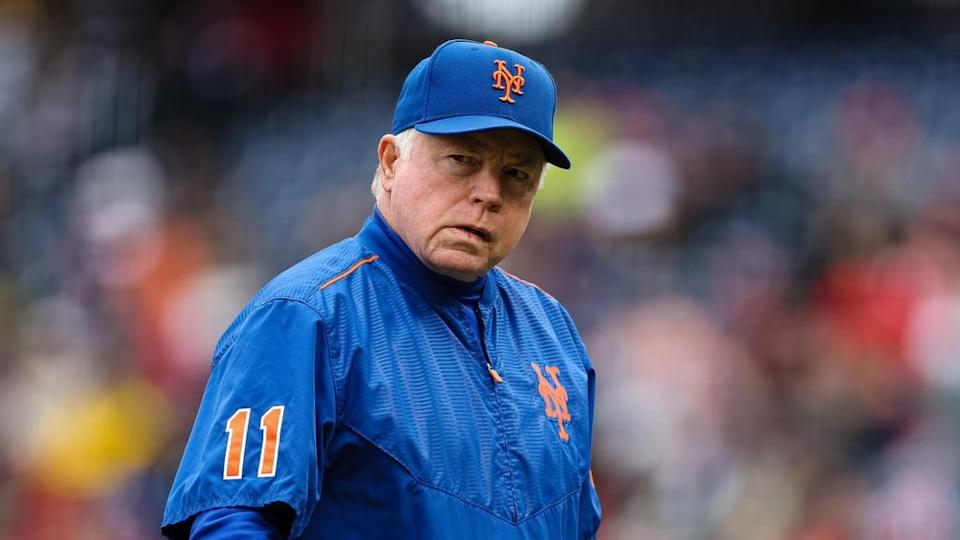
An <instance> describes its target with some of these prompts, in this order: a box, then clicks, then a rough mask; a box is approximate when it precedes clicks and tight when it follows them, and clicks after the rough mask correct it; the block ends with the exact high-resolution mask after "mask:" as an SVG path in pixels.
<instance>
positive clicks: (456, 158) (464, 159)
mask: <svg viewBox="0 0 960 540" xmlns="http://www.w3.org/2000/svg"><path fill="white" fill-rule="evenodd" d="M450 159H452V160H454V161H456V162H458V163H470V162H471V159H470V156H464V155H462V154H453V155H451V156H450Z"/></svg>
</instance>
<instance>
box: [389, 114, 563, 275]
mask: <svg viewBox="0 0 960 540" xmlns="http://www.w3.org/2000/svg"><path fill="white" fill-rule="evenodd" d="M380 163H381V170H382V176H381V184H382V186H383V190H384V193H383V195H382V196H381V197H380V201H379V203H378V206H379V208H380V211H381V212H382V213H383V215H384V217H385V218H386V219H387V222H388V223H390V225H391V226H392V227H393V229H394V230H395V231H396V232H397V234H399V235H400V237H401V238H403V240H404V242H406V244H407V245H408V246H409V247H410V249H411V250H413V252H414V253H415V254H416V255H417V257H419V258H420V260H421V261H423V263H424V264H426V265H427V266H428V267H429V268H430V269H431V270H433V271H434V272H437V273H439V274H443V275H447V276H450V277H453V278H456V279H459V280H461V281H472V280H474V279H476V278H478V277H480V276H482V275H483V274H485V273H486V272H487V271H488V270H490V269H491V268H493V267H494V266H496V265H497V263H499V262H500V261H501V260H503V258H504V257H506V256H507V255H508V254H509V253H510V252H511V251H512V250H513V248H514V247H515V246H516V245H517V242H519V241H520V237H521V236H522V235H523V231H524V230H525V229H526V227H527V222H528V221H529V220H530V209H531V206H532V204H533V197H534V195H535V194H536V192H537V187H538V184H539V181H540V175H541V173H542V171H543V165H544V157H543V151H542V150H541V148H540V145H539V144H538V143H537V142H536V140H535V139H534V138H533V137H532V136H530V135H528V134H526V133H523V132H521V131H517V130H510V129H501V130H495V131H487V132H481V133H471V134H466V135H454V136H434V135H426V134H423V133H417V134H416V135H415V138H414V141H413V148H412V150H411V152H410V155H409V156H408V157H407V158H406V159H398V158H397V156H396V149H395V147H394V146H393V145H392V136H390V135H386V136H384V138H383V139H381V142H380Z"/></svg>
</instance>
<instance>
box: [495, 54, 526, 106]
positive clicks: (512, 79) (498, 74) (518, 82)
mask: <svg viewBox="0 0 960 540" xmlns="http://www.w3.org/2000/svg"><path fill="white" fill-rule="evenodd" d="M493 63H494V64H496V65H497V70H496V71H494V72H493V87H494V88H496V89H497V90H503V91H504V92H503V96H502V97H501V98H500V101H503V102H504V103H516V102H517V100H515V99H513V98H512V97H511V96H510V94H511V92H512V93H514V94H517V95H518V96H522V95H523V90H521V88H523V85H525V84H527V81H525V80H524V78H523V66H521V65H520V64H514V65H513V67H515V68H517V72H516V73H510V70H508V69H507V61H506V60H494V61H493Z"/></svg>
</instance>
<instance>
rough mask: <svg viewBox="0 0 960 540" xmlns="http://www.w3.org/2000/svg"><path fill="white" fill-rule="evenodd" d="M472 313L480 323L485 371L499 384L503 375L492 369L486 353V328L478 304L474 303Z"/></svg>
mask: <svg viewBox="0 0 960 540" xmlns="http://www.w3.org/2000/svg"><path fill="white" fill-rule="evenodd" d="M473 313H474V315H476V317H477V324H479V325H480V349H481V350H482V351H483V360H484V361H485V362H486V363H487V373H488V374H489V375H490V378H491V379H493V382H494V383H496V384H500V383H502V382H503V377H501V376H500V374H499V373H497V370H495V369H493V364H491V363H490V355H489V354H488V353H487V329H486V327H485V326H484V324H483V313H481V312H480V306H478V305H474V306H473Z"/></svg>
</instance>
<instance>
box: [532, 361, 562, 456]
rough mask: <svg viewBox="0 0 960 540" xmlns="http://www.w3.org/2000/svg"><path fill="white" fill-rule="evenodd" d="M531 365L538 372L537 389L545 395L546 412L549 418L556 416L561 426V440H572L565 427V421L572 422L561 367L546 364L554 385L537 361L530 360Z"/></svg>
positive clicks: (559, 433)
mask: <svg viewBox="0 0 960 540" xmlns="http://www.w3.org/2000/svg"><path fill="white" fill-rule="evenodd" d="M530 367H532V368H533V371H535V372H536V373H537V380H538V381H539V384H538V385H537V390H539V391H540V395H541V396H542V397H543V403H544V405H545V408H544V412H545V413H546V414H547V417H548V418H556V420H557V425H558V426H560V431H559V432H558V435H560V440H562V441H568V440H570V434H569V433H567V430H566V429H564V427H563V423H564V422H567V423H569V422H570V411H569V410H567V389H566V388H564V387H563V385H562V384H560V379H559V378H558V375H559V373H560V368H558V367H556V366H546V368H545V369H546V370H547V373H549V374H550V377H551V378H552V379H553V386H550V383H549V382H548V381H547V379H546V377H544V376H543V372H542V371H541V370H540V366H538V365H537V363H536V362H530Z"/></svg>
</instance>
